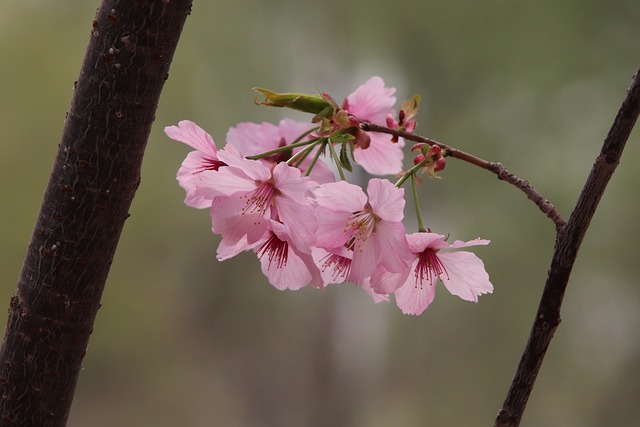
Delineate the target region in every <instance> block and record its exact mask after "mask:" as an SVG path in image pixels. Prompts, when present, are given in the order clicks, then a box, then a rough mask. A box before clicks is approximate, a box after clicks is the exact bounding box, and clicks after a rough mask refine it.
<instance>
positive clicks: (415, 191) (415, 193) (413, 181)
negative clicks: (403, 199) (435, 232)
mask: <svg viewBox="0 0 640 427" xmlns="http://www.w3.org/2000/svg"><path fill="white" fill-rule="evenodd" d="M411 190H412V191H413V203H414V204H415V205H416V218H417V219H418V231H419V232H420V233H424V232H426V231H427V229H426V228H425V226H424V224H423V222H422V212H420V199H419V198H418V188H417V186H416V174H415V173H412V174H411Z"/></svg>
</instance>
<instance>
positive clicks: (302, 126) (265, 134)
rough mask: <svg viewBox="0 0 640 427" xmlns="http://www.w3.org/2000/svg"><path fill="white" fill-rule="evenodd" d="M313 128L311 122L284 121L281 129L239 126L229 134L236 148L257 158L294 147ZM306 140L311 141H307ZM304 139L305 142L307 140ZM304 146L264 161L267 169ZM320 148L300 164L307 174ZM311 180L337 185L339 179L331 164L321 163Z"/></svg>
mask: <svg viewBox="0 0 640 427" xmlns="http://www.w3.org/2000/svg"><path fill="white" fill-rule="evenodd" d="M310 128H311V124H310V123H301V122H296V121H294V120H291V119H284V120H281V121H280V123H279V124H278V126H276V125H274V124H273V123H267V122H264V123H251V122H243V123H238V124H237V125H236V126H235V127H232V128H231V129H229V131H228V132H227V143H228V144H232V145H234V146H235V147H236V148H238V150H240V152H241V153H242V154H243V155H244V156H254V155H257V154H261V153H265V152H267V151H271V150H274V149H276V148H280V147H284V146H286V145H289V144H291V143H292V142H293V141H295V140H296V139H297V138H298V137H300V136H301V135H302V134H304V133H305V132H307V131H309V129H310ZM304 139H309V138H308V137H307V138H304ZM304 139H303V140H304ZM303 148H304V147H297V148H294V149H293V150H288V151H283V152H280V153H277V154H273V155H271V156H269V157H266V158H263V159H260V161H261V162H262V163H264V164H265V165H267V166H271V165H274V164H276V163H280V162H284V161H287V160H289V159H290V158H291V156H292V155H293V154H295V153H298V152H299V151H300V150H302V149H303ZM316 151H317V149H314V150H313V151H312V152H311V153H310V154H309V155H308V156H307V157H306V158H305V159H304V161H302V163H301V164H300V167H299V168H300V170H301V171H302V172H303V173H304V172H306V171H307V169H308V168H309V165H310V164H311V161H312V159H313V156H314V154H315V152H316ZM309 177H310V178H311V179H312V180H313V181H315V182H317V183H320V184H321V183H325V182H333V181H335V177H334V175H333V172H331V170H330V169H329V168H328V167H327V165H326V164H325V163H324V162H323V161H321V160H319V161H318V162H317V163H316V164H315V165H314V167H313V169H312V170H311V173H310V175H309Z"/></svg>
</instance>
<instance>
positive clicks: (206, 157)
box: [164, 120, 224, 209]
mask: <svg viewBox="0 0 640 427" xmlns="http://www.w3.org/2000/svg"><path fill="white" fill-rule="evenodd" d="M164 133H165V134H166V135H167V136H168V137H169V138H171V139H174V140H176V141H180V142H183V143H185V144H187V145H188V146H190V147H193V148H195V149H196V151H192V152H190V153H189V154H187V157H186V159H185V160H184V161H183V162H182V166H181V167H180V169H179V170H178V175H177V179H178V183H179V184H180V186H181V187H182V188H184V189H185V191H186V192H187V196H186V198H185V200H184V203H185V204H186V205H187V206H191V207H194V208H198V209H202V208H208V207H210V206H211V200H212V199H211V198H207V197H204V196H202V195H197V194H196V189H197V188H198V186H199V185H200V182H201V178H202V175H204V174H208V173H209V171H216V170H218V168H220V167H221V166H224V163H223V162H222V161H220V160H219V159H218V154H217V149H216V144H215V142H213V138H211V135H209V134H208V133H207V132H205V131H204V130H203V129H202V128H201V127H200V126H198V125H197V124H195V123H194V122H192V121H190V120H182V121H180V122H179V123H178V126H167V127H165V128H164Z"/></svg>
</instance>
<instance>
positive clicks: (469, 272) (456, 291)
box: [438, 251, 493, 302]
mask: <svg viewBox="0 0 640 427" xmlns="http://www.w3.org/2000/svg"><path fill="white" fill-rule="evenodd" d="M438 258H439V259H440V262H442V265H443V266H444V268H445V270H446V272H444V273H442V274H441V275H440V280H442V283H444V285H445V286H446V288H447V290H448V291H449V292H451V294H453V295H457V296H459V297H460V298H462V299H463V300H465V301H473V302H478V295H482V294H486V293H492V292H493V285H492V284H491V282H490V281H489V275H488V274H487V272H486V270H485V268H484V263H483V262H482V260H481V259H480V258H478V257H477V256H476V255H475V254H473V253H471V252H465V251H460V252H438Z"/></svg>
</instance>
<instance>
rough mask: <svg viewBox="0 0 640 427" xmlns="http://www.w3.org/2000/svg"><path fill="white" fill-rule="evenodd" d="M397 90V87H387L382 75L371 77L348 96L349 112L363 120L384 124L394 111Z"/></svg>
mask: <svg viewBox="0 0 640 427" xmlns="http://www.w3.org/2000/svg"><path fill="white" fill-rule="evenodd" d="M395 92H396V90H395V88H388V87H385V86H384V81H383V80H382V79H381V78H380V77H378V76H374V77H371V78H370V79H369V80H367V81H366V82H365V83H364V84H363V85H361V86H360V87H358V88H357V89H356V90H355V91H354V92H353V93H352V94H351V95H349V96H348V97H347V102H348V104H349V112H350V113H351V114H353V115H354V116H356V117H357V118H359V119H361V120H367V121H370V122H372V123H376V124H380V125H383V124H385V122H386V117H387V116H388V115H389V114H391V113H392V112H393V111H392V109H391V108H392V107H393V104H395V102H396V97H395V96H393V94H394V93H395Z"/></svg>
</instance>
